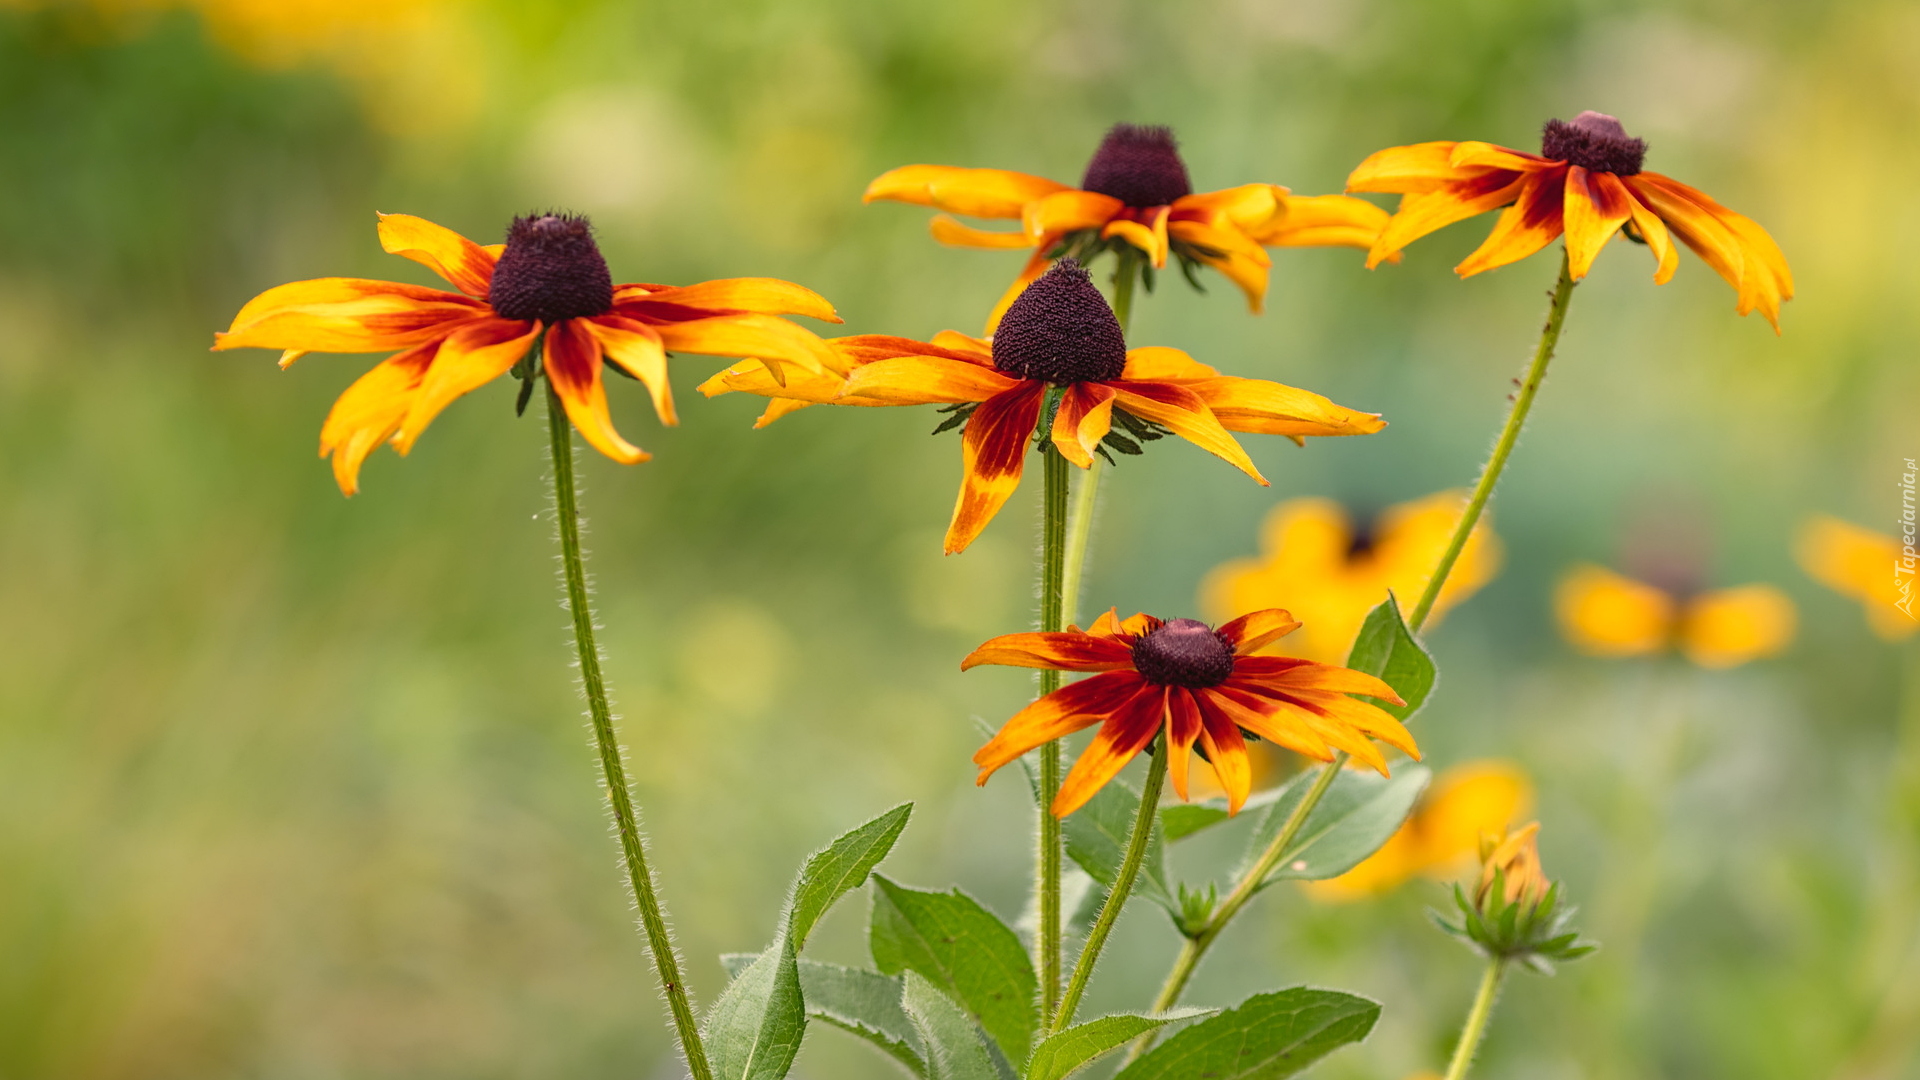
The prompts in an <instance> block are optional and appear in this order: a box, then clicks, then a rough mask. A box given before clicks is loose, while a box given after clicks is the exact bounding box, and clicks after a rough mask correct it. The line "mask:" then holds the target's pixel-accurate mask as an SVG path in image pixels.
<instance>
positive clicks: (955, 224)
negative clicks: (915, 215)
mask: <svg viewBox="0 0 1920 1080" xmlns="http://www.w3.org/2000/svg"><path fill="white" fill-rule="evenodd" d="M927 229H928V231H929V232H931V233H933V238H934V239H935V240H938V241H940V242H941V243H943V244H949V245H952V246H953V247H967V248H993V249H1002V250H1004V249H1008V248H1030V247H1032V246H1033V237H1031V236H1028V235H1027V234H1026V233H1025V232H1024V231H1022V232H1002V231H999V230H994V229H976V228H974V227H973V226H971V225H964V224H961V223H960V222H959V221H957V220H955V219H954V218H950V217H948V216H947V215H945V214H935V215H934V216H933V220H932V221H929V222H928V223H927Z"/></svg>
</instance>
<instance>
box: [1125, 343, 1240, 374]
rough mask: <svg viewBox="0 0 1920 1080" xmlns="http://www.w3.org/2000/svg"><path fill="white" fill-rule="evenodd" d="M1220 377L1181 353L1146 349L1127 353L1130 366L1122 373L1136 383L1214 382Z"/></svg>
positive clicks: (1149, 347) (1165, 348) (1172, 350)
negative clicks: (1179, 380)
mask: <svg viewBox="0 0 1920 1080" xmlns="http://www.w3.org/2000/svg"><path fill="white" fill-rule="evenodd" d="M1219 374H1220V373H1219V372H1218V371H1216V370H1214V369H1213V368H1210V367H1208V366H1207V365H1205V364H1203V363H1201V362H1200V361H1198V360H1195V359H1194V358H1193V357H1191V356H1189V355H1187V354H1186V353H1185V352H1183V351H1181V350H1179V349H1171V348H1168V347H1166V346H1165V345H1145V346H1142V347H1140V348H1138V349H1128V350H1127V366H1126V368H1125V370H1123V371H1121V372H1120V377H1121V378H1122V379H1127V380H1130V381H1134V382H1170V381H1174V380H1178V379H1211V378H1214V377H1216V376H1218V375H1219Z"/></svg>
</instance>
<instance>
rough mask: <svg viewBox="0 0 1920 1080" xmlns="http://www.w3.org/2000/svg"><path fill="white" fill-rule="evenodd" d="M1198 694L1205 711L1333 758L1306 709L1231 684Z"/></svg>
mask: <svg viewBox="0 0 1920 1080" xmlns="http://www.w3.org/2000/svg"><path fill="white" fill-rule="evenodd" d="M1195 696H1196V697H1197V698H1198V699H1199V702H1200V709H1201V711H1202V712H1203V713H1211V712H1218V713H1219V714H1220V715H1221V716H1222V717H1224V718H1225V719H1227V720H1230V721H1232V722H1233V723H1234V724H1235V725H1237V726H1238V727H1240V728H1242V729H1244V730H1246V731H1251V732H1253V733H1254V734H1255V735H1258V736H1260V737H1261V738H1263V739H1265V740H1267V741H1268V742H1270V743H1272V744H1274V745H1275V746H1282V747H1285V748H1286V749H1288V750H1291V751H1293V752H1294V753H1296V754H1301V755H1304V756H1306V757H1310V758H1313V759H1315V760H1317V761H1332V760H1333V747H1332V746H1330V745H1328V743H1327V740H1325V739H1323V738H1321V737H1320V735H1319V734H1318V733H1317V732H1315V731H1314V730H1313V729H1312V728H1310V727H1308V726H1307V724H1306V722H1305V721H1304V720H1303V719H1302V717H1304V716H1305V715H1307V714H1306V713H1305V712H1304V711H1303V710H1300V709H1296V708H1288V707H1286V706H1284V705H1283V704H1282V703H1280V702H1278V701H1274V700H1271V699H1267V698H1260V697H1256V696H1254V695H1252V694H1247V693H1243V692H1241V691H1237V690H1235V689H1234V688H1233V687H1232V686H1231V685H1222V686H1216V687H1213V688H1212V689H1209V690H1203V691H1201V692H1200V693H1199V694H1197V695H1195ZM1363 741H1364V740H1363Z"/></svg>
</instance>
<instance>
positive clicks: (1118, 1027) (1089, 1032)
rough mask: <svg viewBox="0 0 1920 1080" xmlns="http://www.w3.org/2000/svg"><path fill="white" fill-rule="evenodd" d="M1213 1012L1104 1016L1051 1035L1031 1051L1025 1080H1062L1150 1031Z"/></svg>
mask: <svg viewBox="0 0 1920 1080" xmlns="http://www.w3.org/2000/svg"><path fill="white" fill-rule="evenodd" d="M1212 1012H1214V1010H1212V1009H1176V1010H1174V1011H1173V1012H1169V1013H1161V1014H1160V1015H1158V1016H1135V1015H1132V1014H1127V1013H1122V1014H1120V1015H1117V1016H1103V1017H1101V1018H1100V1019H1098V1020H1089V1021H1087V1022H1086V1023H1084V1024H1079V1025H1076V1026H1074V1027H1070V1028H1068V1029H1067V1030H1065V1031H1063V1032H1061V1033H1059V1034H1058V1035H1052V1036H1049V1037H1048V1038H1047V1041H1045V1042H1043V1043H1041V1044H1040V1045H1039V1046H1036V1047H1034V1048H1033V1058H1032V1059H1031V1060H1030V1061H1028V1062H1027V1073H1026V1080H1063V1078H1064V1077H1068V1076H1072V1075H1073V1074H1074V1073H1077V1072H1079V1071H1080V1070H1081V1069H1084V1068H1086V1067H1087V1066H1088V1065H1091V1064H1092V1063H1093V1062H1094V1059H1096V1058H1098V1057H1099V1056H1100V1055H1102V1054H1105V1053H1107V1052H1108V1051H1110V1050H1116V1049H1118V1048H1120V1047H1122V1046H1125V1045H1126V1044H1127V1043H1130V1042H1132V1041H1133V1040H1134V1039H1136V1038H1138V1037H1139V1036H1141V1035H1145V1034H1146V1033H1147V1032H1149V1031H1153V1030H1155V1029H1157V1028H1160V1027H1164V1026H1165V1025H1167V1024H1172V1023H1176V1022H1178V1021H1181V1020H1191V1019H1193V1018H1194V1017H1196V1016H1207V1015H1209V1014H1211V1013H1212Z"/></svg>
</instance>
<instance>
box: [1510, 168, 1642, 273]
mask: <svg viewBox="0 0 1920 1080" xmlns="http://www.w3.org/2000/svg"><path fill="white" fill-rule="evenodd" d="M1516 205H1517V204H1516ZM1633 205H1634V199H1633V196H1632V195H1630V194H1628V193H1627V188H1626V185H1624V184H1622V183H1621V182H1620V178H1619V177H1617V176H1615V175H1613V174H1612V173H1604V172H1602V173H1596V172H1589V171H1587V170H1586V169H1584V168H1581V167H1580V166H1578V165H1574V166H1570V167H1569V168H1568V169H1567V180H1566V187H1565V189H1564V202H1563V207H1562V210H1561V214H1562V217H1563V220H1564V221H1565V224H1566V230H1567V273H1568V276H1570V277H1572V278H1573V280H1575V281H1579V280H1580V279H1581V278H1583V277H1586V276H1587V271H1588V270H1590V269H1592V268H1593V260H1594V259H1595V258H1596V257H1597V256H1598V255H1599V254H1600V249H1601V248H1604V247H1606V246H1607V241H1609V240H1611V239H1613V234H1614V233H1616V232H1619V231H1620V226H1622V225H1624V224H1626V223H1627V219H1628V218H1630V217H1632V216H1633Z"/></svg>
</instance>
